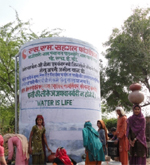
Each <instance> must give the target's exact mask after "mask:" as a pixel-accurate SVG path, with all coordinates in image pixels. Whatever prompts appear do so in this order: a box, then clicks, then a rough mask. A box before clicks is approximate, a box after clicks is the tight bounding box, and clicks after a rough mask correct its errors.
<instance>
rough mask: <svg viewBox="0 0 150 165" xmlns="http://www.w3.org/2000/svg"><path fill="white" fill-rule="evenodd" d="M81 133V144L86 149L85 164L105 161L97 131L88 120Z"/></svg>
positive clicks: (95, 164)
mask: <svg viewBox="0 0 150 165" xmlns="http://www.w3.org/2000/svg"><path fill="white" fill-rule="evenodd" d="M82 133H83V145H84V147H85V149H86V160H85V165H100V164H101V161H105V156H104V152H103V146H102V143H101V142H100V140H99V135H98V132H97V131H96V130H95V129H94V128H93V127H92V124H91V123H90V121H87V122H85V124H84V128H83V130H82Z"/></svg>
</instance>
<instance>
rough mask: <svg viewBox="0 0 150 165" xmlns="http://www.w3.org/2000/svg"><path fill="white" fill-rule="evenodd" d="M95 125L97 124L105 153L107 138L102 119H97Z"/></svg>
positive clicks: (105, 152)
mask: <svg viewBox="0 0 150 165" xmlns="http://www.w3.org/2000/svg"><path fill="white" fill-rule="evenodd" d="M97 126H98V133H99V139H100V141H101V143H102V145H103V151H104V154H105V155H107V149H106V145H107V140H108V134H107V128H106V126H105V123H104V121H103V120H98V121H97Z"/></svg>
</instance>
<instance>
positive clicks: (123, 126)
mask: <svg viewBox="0 0 150 165" xmlns="http://www.w3.org/2000/svg"><path fill="white" fill-rule="evenodd" d="M116 112H117V114H118V121H117V130H116V135H117V140H116V141H115V143H116V144H117V143H119V160H120V162H121V163H122V165H128V139H127V137H126V130H127V117H126V116H125V112H124V110H123V108H122V107H121V106H119V107H116Z"/></svg>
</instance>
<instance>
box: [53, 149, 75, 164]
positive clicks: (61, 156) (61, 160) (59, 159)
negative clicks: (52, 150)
mask: <svg viewBox="0 0 150 165" xmlns="http://www.w3.org/2000/svg"><path fill="white" fill-rule="evenodd" d="M53 165H73V163H72V161H71V159H70V158H69V156H68V155H67V152H66V150H65V149H64V148H63V147H60V148H58V149H57V151H56V158H55V159H54V161H53Z"/></svg>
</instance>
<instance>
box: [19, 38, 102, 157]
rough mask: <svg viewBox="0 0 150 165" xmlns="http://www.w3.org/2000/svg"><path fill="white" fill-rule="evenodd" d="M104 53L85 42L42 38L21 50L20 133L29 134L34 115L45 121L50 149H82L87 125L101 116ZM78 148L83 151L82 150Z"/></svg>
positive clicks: (73, 151) (75, 152)
mask: <svg viewBox="0 0 150 165" xmlns="http://www.w3.org/2000/svg"><path fill="white" fill-rule="evenodd" d="M99 77H100V75H99V54H98V52H97V50H96V48H95V47H93V46H92V45H91V44H89V43H87V42H83V41H81V40H77V39H72V38H64V37H54V38H43V39H37V40H34V41H31V42H28V43H26V44H25V45H23V46H22V47H21V49H20V55H19V80H20V115H19V132H20V133H22V134H24V135H25V136H27V137H29V134H30V131H31V128H32V126H33V125H35V118H36V116H37V115H38V114H42V115H43V117H44V119H45V127H46V137H47V141H48V144H49V147H50V148H51V149H52V150H53V152H55V151H56V149H57V148H58V147H60V146H63V147H64V148H65V149H66V150H67V153H68V154H75V155H78V154H79V153H80V151H82V149H83V143H82V129H83V126H84V122H85V121H86V120H90V121H91V123H92V124H93V126H94V127H96V122H97V120H98V119H100V118H101V105H100V79H99ZM78 151H79V152H78Z"/></svg>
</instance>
